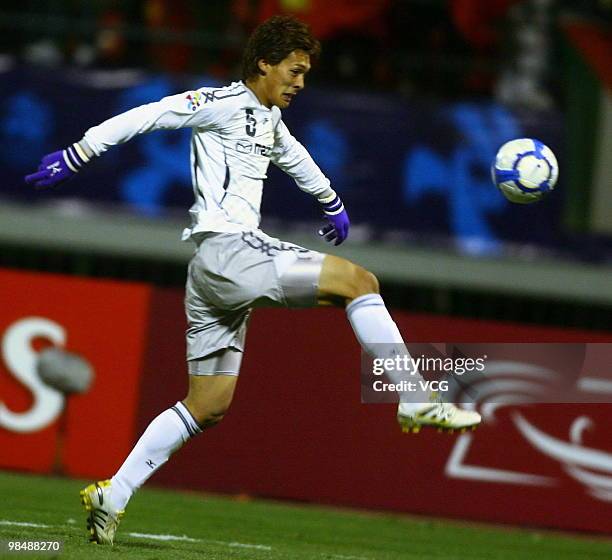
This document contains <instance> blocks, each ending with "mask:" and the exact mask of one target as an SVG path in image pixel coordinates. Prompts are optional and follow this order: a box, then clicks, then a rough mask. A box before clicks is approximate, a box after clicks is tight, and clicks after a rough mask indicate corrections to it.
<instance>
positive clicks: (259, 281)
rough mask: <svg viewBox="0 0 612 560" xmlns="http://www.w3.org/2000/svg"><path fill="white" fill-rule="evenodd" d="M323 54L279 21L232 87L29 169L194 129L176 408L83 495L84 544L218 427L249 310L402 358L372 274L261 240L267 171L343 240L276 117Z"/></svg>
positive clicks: (198, 94)
mask: <svg viewBox="0 0 612 560" xmlns="http://www.w3.org/2000/svg"><path fill="white" fill-rule="evenodd" d="M319 50H320V45H319V43H318V41H317V40H316V39H314V38H313V37H312V35H311V34H310V30H309V28H308V27H307V26H306V25H304V24H303V23H301V22H299V21H298V20H296V19H294V18H292V17H286V16H275V17H273V18H271V19H269V20H267V21H265V22H264V23H262V24H261V25H260V26H259V27H258V28H257V29H255V31H254V32H253V34H252V36H251V37H250V39H249V41H248V44H247V46H246V49H245V52H244V62H243V75H242V81H238V82H234V83H232V84H231V85H229V86H226V87H222V88H207V87H204V88H201V89H199V90H197V91H190V92H186V93H181V94H178V95H173V96H170V97H166V98H164V99H162V100H161V101H158V102H156V103H150V104H148V105H143V106H141V107H136V108H135V109H131V110H130V111H127V112H126V113H123V114H120V115H118V116H115V117H113V118H111V119H109V120H107V121H105V122H103V123H101V124H100V125H98V126H95V127H93V128H90V129H89V130H88V131H87V132H86V133H85V135H84V137H83V138H82V139H81V140H80V141H79V142H77V143H75V144H73V145H71V146H69V147H68V148H66V149H64V150H60V151H57V152H54V153H52V154H49V155H46V156H44V157H43V159H42V163H41V165H40V166H39V170H38V172H37V173H33V174H32V175H28V176H27V177H26V182H27V183H29V184H33V185H35V186H38V187H47V186H53V185H57V184H59V183H61V182H63V181H65V180H67V179H69V178H71V177H72V176H74V175H75V174H76V173H77V172H79V171H81V170H82V169H83V168H84V167H85V166H87V165H89V164H90V163H92V162H93V160H94V159H95V158H97V157H99V156H101V155H102V154H103V153H104V152H105V151H106V150H108V149H109V148H110V147H112V146H115V145H117V144H122V143H124V142H127V141H128V140H130V139H131V138H133V137H134V136H136V135H137V134H143V133H147V132H152V131H154V130H160V129H178V128H184V127H190V128H191V129H192V130H193V134H192V140H191V170H192V181H193V194H194V197H195V204H194V205H193V206H192V208H191V210H190V214H191V225H190V226H189V227H188V228H186V229H185V230H184V232H183V239H184V240H191V241H193V242H194V243H195V245H196V251H195V254H194V256H193V258H192V259H191V262H190V263H189V269H188V275H187V285H186V298H185V308H186V313H187V319H188V328H187V334H186V338H187V371H188V374H189V389H188V393H187V396H186V398H185V399H184V400H183V401H179V402H177V403H176V404H174V405H173V406H171V407H170V408H168V409H167V410H165V411H164V412H162V413H161V414H160V415H159V416H157V417H156V418H155V419H154V420H153V421H152V422H151V424H149V426H148V427H147V429H146V430H145V432H144V433H143V435H142V436H141V438H140V439H139V440H138V442H137V443H136V445H135V447H134V449H133V450H132V452H131V453H130V454H129V456H128V457H127V459H126V460H125V462H124V463H123V465H122V466H121V467H120V468H119V470H118V471H117V472H116V473H115V475H114V476H113V477H112V478H111V479H110V480H105V481H100V482H97V483H95V484H91V485H90V486H88V487H87V488H85V489H84V490H82V491H81V500H82V502H83V504H84V505H85V507H86V509H87V511H88V528H89V531H90V538H91V540H92V541H95V542H97V543H100V544H112V543H113V540H114V537H115V532H116V530H117V526H118V524H119V520H120V518H121V516H122V515H123V511H124V509H125V507H126V505H127V503H128V501H129V499H130V497H131V496H132V494H133V493H134V492H135V491H136V490H137V489H138V488H139V487H140V486H141V485H142V484H143V483H144V482H145V481H146V480H147V479H148V478H149V477H150V476H151V475H152V474H153V473H154V472H155V471H156V470H157V469H158V468H159V467H160V466H161V465H163V464H164V463H165V462H166V461H167V460H168V458H169V457H170V455H171V454H172V453H174V452H175V451H176V450H178V449H179V448H180V447H181V446H182V445H183V444H185V443H186V442H187V441H188V440H189V439H191V438H192V437H194V436H196V435H198V434H199V433H200V432H202V431H203V430H205V429H207V428H210V427H211V426H213V425H215V424H217V423H218V422H219V421H220V420H221V419H222V418H223V415H224V413H225V411H226V410H227V408H228V407H229V405H230V402H231V400H232V395H233V394H234V389H235V387H236V382H237V380H238V373H239V371H240V363H241V359H242V353H243V349H244V340H245V334H246V327H247V319H248V316H249V313H250V310H251V309H252V308H253V307H258V306H266V305H282V306H287V307H313V306H317V305H321V306H323V305H336V306H344V307H346V313H347V316H348V320H349V321H350V324H351V326H352V328H353V330H354V332H355V335H356V337H357V339H358V341H359V343H360V344H361V346H362V348H363V349H364V351H366V352H367V353H369V354H370V355H373V356H375V357H379V358H381V357H382V358H385V357H387V355H385V354H389V350H385V349H386V348H389V347H392V346H394V345H401V346H402V347H403V344H404V343H403V340H402V336H401V334H400V332H399V330H398V328H397V326H396V324H395V323H394V322H393V319H392V318H391V316H390V315H389V312H388V311H387V309H386V307H385V304H384V302H383V300H382V298H381V296H380V294H379V287H378V281H377V279H376V277H375V276H374V275H373V274H372V273H371V272H369V271H367V270H365V269H364V268H362V267H360V266H358V265H356V264H353V263H352V262H349V261H348V260H345V259H342V258H339V257H336V256H332V255H325V254H322V253H318V252H315V251H311V250H308V249H305V248H303V247H299V246H297V245H294V244H292V243H288V242H286V241H281V240H279V239H275V238H273V237H270V236H268V235H266V234H265V233H264V232H263V231H261V230H260V229H259V222H260V212H259V209H260V202H261V195H262V188H263V179H265V178H266V171H267V168H268V165H269V163H270V161H271V162H272V163H274V164H275V165H276V166H278V167H280V168H281V169H282V170H283V171H285V172H286V173H288V174H289V175H290V176H292V177H293V178H294V180H295V182H296V183H297V185H298V187H299V188H300V189H302V190H303V191H305V192H306V193H308V194H310V195H312V196H314V197H315V198H316V199H317V200H318V201H319V203H320V204H321V207H322V210H323V213H324V215H325V217H326V218H327V221H328V224H327V225H326V226H325V227H324V228H322V229H321V230H320V231H319V234H320V235H322V236H323V237H324V238H325V239H326V240H327V241H329V242H333V243H334V244H335V245H339V244H340V243H342V242H343V241H344V240H345V239H346V237H347V235H348V231H349V218H348V215H347V212H346V210H345V208H344V205H343V204H342V201H341V200H340V198H339V197H338V195H337V194H336V192H334V190H333V189H332V188H331V186H330V182H329V180H328V179H327V178H326V177H325V175H324V174H323V173H322V172H321V170H320V169H319V168H318V167H317V165H316V164H315V163H314V161H313V160H312V158H311V157H310V155H309V154H308V152H307V151H306V149H305V148H304V147H303V146H302V145H301V144H300V143H299V142H298V141H297V140H296V139H295V138H294V137H293V136H292V135H291V133H290V132H289V130H288V129H287V127H286V126H285V124H284V123H283V121H282V120H281V109H286V108H287V107H289V106H290V105H291V103H292V101H293V99H294V97H295V96H296V95H298V94H299V93H300V92H301V91H302V89H303V88H304V78H305V76H306V74H307V73H308V71H309V70H310V66H311V59H314V58H315V57H316V56H317V55H318V53H319ZM380 343H388V344H380ZM322 351H324V350H322ZM406 353H407V351H406ZM381 354H382V355H381ZM398 421H399V422H400V424H401V426H402V427H403V428H404V430H412V431H418V429H419V428H420V427H421V426H432V427H436V428H445V429H462V428H470V427H475V426H476V425H477V424H478V423H479V422H480V416H479V415H478V414H477V413H476V412H472V411H467V410H461V409H458V408H457V407H455V406H454V405H453V404H450V403H443V402H440V401H438V400H435V399H432V400H431V401H430V402H427V403H411V402H408V401H407V400H406V399H402V400H401V402H400V405H399V408H398Z"/></svg>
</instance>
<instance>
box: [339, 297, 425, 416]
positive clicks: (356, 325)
mask: <svg viewBox="0 0 612 560" xmlns="http://www.w3.org/2000/svg"><path fill="white" fill-rule="evenodd" d="M346 314H347V316H348V320H349V322H350V323H351V326H352V327H353V331H354V332H355V336H356V337H357V340H358V341H359V344H361V348H362V349H363V350H364V352H366V353H367V354H368V355H370V356H372V357H374V358H382V359H385V358H392V357H394V356H395V355H397V353H398V347H399V353H401V354H405V355H408V356H410V353H409V352H408V348H406V345H405V343H404V339H403V338H402V335H401V333H400V331H399V329H398V328H397V325H396V324H395V321H394V320H393V319H392V318H391V315H389V311H387V308H386V307H385V302H384V301H383V299H382V297H381V296H380V295H379V294H366V295H364V296H359V297H357V298H355V299H354V300H353V301H351V302H350V303H349V304H348V305H347V306H346ZM387 376H388V377H389V379H390V380H391V381H392V382H393V383H397V382H399V381H400V379H399V378H398V376H397V375H396V374H395V372H387ZM412 379H413V380H414V381H416V382H419V381H420V380H421V379H423V378H422V377H421V375H420V373H418V372H415V374H414V375H413V376H412ZM417 396H418V401H419V402H412V401H413V400H415V398H416V397H417ZM424 396H425V399H423V397H424ZM411 397H412V398H411ZM399 400H400V402H401V403H402V411H403V412H408V411H410V410H414V409H417V408H419V407H420V406H421V404H422V402H423V401H424V400H425V401H426V400H427V395H424V394H423V392H422V391H419V392H418V394H415V395H411V394H410V393H407V392H402V393H399Z"/></svg>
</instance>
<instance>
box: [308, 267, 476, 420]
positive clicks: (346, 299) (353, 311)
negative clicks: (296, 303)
mask: <svg viewBox="0 0 612 560" xmlns="http://www.w3.org/2000/svg"><path fill="white" fill-rule="evenodd" d="M318 302H319V304H320V305H346V313H347V316H348V320H349V322H350V323H351V326H352V327H353V331H354V332H355V336H356V337H357V340H358V341H359V343H360V344H361V347H362V348H363V350H364V351H365V352H366V353H368V354H369V355H371V356H373V357H375V358H390V357H393V356H394V355H396V354H397V352H398V347H399V348H400V349H401V350H400V351H401V352H402V353H403V354H406V355H409V353H408V349H407V348H406V346H405V344H404V340H403V338H402V335H401V333H400V331H399V329H398V328H397V325H396V324H395V321H393V319H392V318H391V315H390V314H389V311H388V310H387V308H386V306H385V303H384V301H383V299H382V297H381V296H380V293H379V285H378V280H377V279H376V277H375V276H374V274H372V273H371V272H369V271H368V270H366V269H364V268H363V267H360V266H358V265H356V264H354V263H352V262H350V261H348V260H346V259H342V258H339V257H336V256H333V255H327V256H326V257H325V259H324V260H323V264H322V269H321V275H320V278H319V294H318ZM410 397H411V395H409V394H407V393H401V394H400V395H399V399H400V404H399V406H398V413H397V419H398V422H399V423H400V425H401V427H402V429H403V431H406V432H408V431H413V432H418V431H419V430H420V428H421V427H422V426H430V427H435V428H440V429H443V430H455V429H459V430H462V429H468V428H473V427H475V426H477V425H478V424H479V423H480V420H481V418H480V415H479V414H478V413H476V412H473V411H468V410H462V409H460V408H457V407H456V406H455V405H453V404H451V403H443V402H441V401H439V400H436V399H435V398H434V399H432V400H431V401H430V402H427V403H422V402H412V401H411V399H410ZM421 398H422V396H421ZM421 398H420V399H419V400H421ZM413 399H414V397H413Z"/></svg>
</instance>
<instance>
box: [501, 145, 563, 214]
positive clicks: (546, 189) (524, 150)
mask: <svg viewBox="0 0 612 560" xmlns="http://www.w3.org/2000/svg"><path fill="white" fill-rule="evenodd" d="M491 175H492V178H493V182H494V183H495V185H496V186H497V188H498V189H499V190H500V191H501V192H502V194H503V195H504V196H505V197H506V198H507V199H508V200H509V201H510V202H516V203H517V204H530V203H532V202H536V201H538V200H540V199H541V198H543V197H544V196H546V195H547V194H548V193H550V191H552V190H553V189H554V188H555V184H556V182H557V177H558V176H559V165H558V164H557V158H556V157H555V154H553V152H552V150H551V149H550V148H549V147H548V146H545V145H544V144H542V142H540V141H539V140H536V139H534V138H519V139H518V140H510V142H506V143H505V144H504V145H503V146H502V147H501V148H500V149H499V151H498V152H497V155H496V156H495V161H494V162H493V165H492V166H491Z"/></svg>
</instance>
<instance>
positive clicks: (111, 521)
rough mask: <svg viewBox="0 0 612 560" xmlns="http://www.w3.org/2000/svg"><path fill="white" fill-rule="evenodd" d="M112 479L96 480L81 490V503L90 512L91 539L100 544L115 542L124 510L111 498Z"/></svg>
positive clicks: (89, 528)
mask: <svg viewBox="0 0 612 560" xmlns="http://www.w3.org/2000/svg"><path fill="white" fill-rule="evenodd" d="M110 494H111V481H110V480H101V481H99V482H94V483H93V484H90V485H89V486H87V487H86V488H83V490H81V492H80V496H81V503H82V504H83V506H84V507H85V509H86V510H87V512H88V516H87V529H88V530H89V540H90V541H91V542H95V543H98V544H110V545H112V544H113V541H114V540H115V533H116V532H117V527H119V522H120V521H121V518H122V517H123V513H124V512H123V511H122V510H118V509H115V508H114V507H113V503H112V501H111V498H110Z"/></svg>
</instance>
